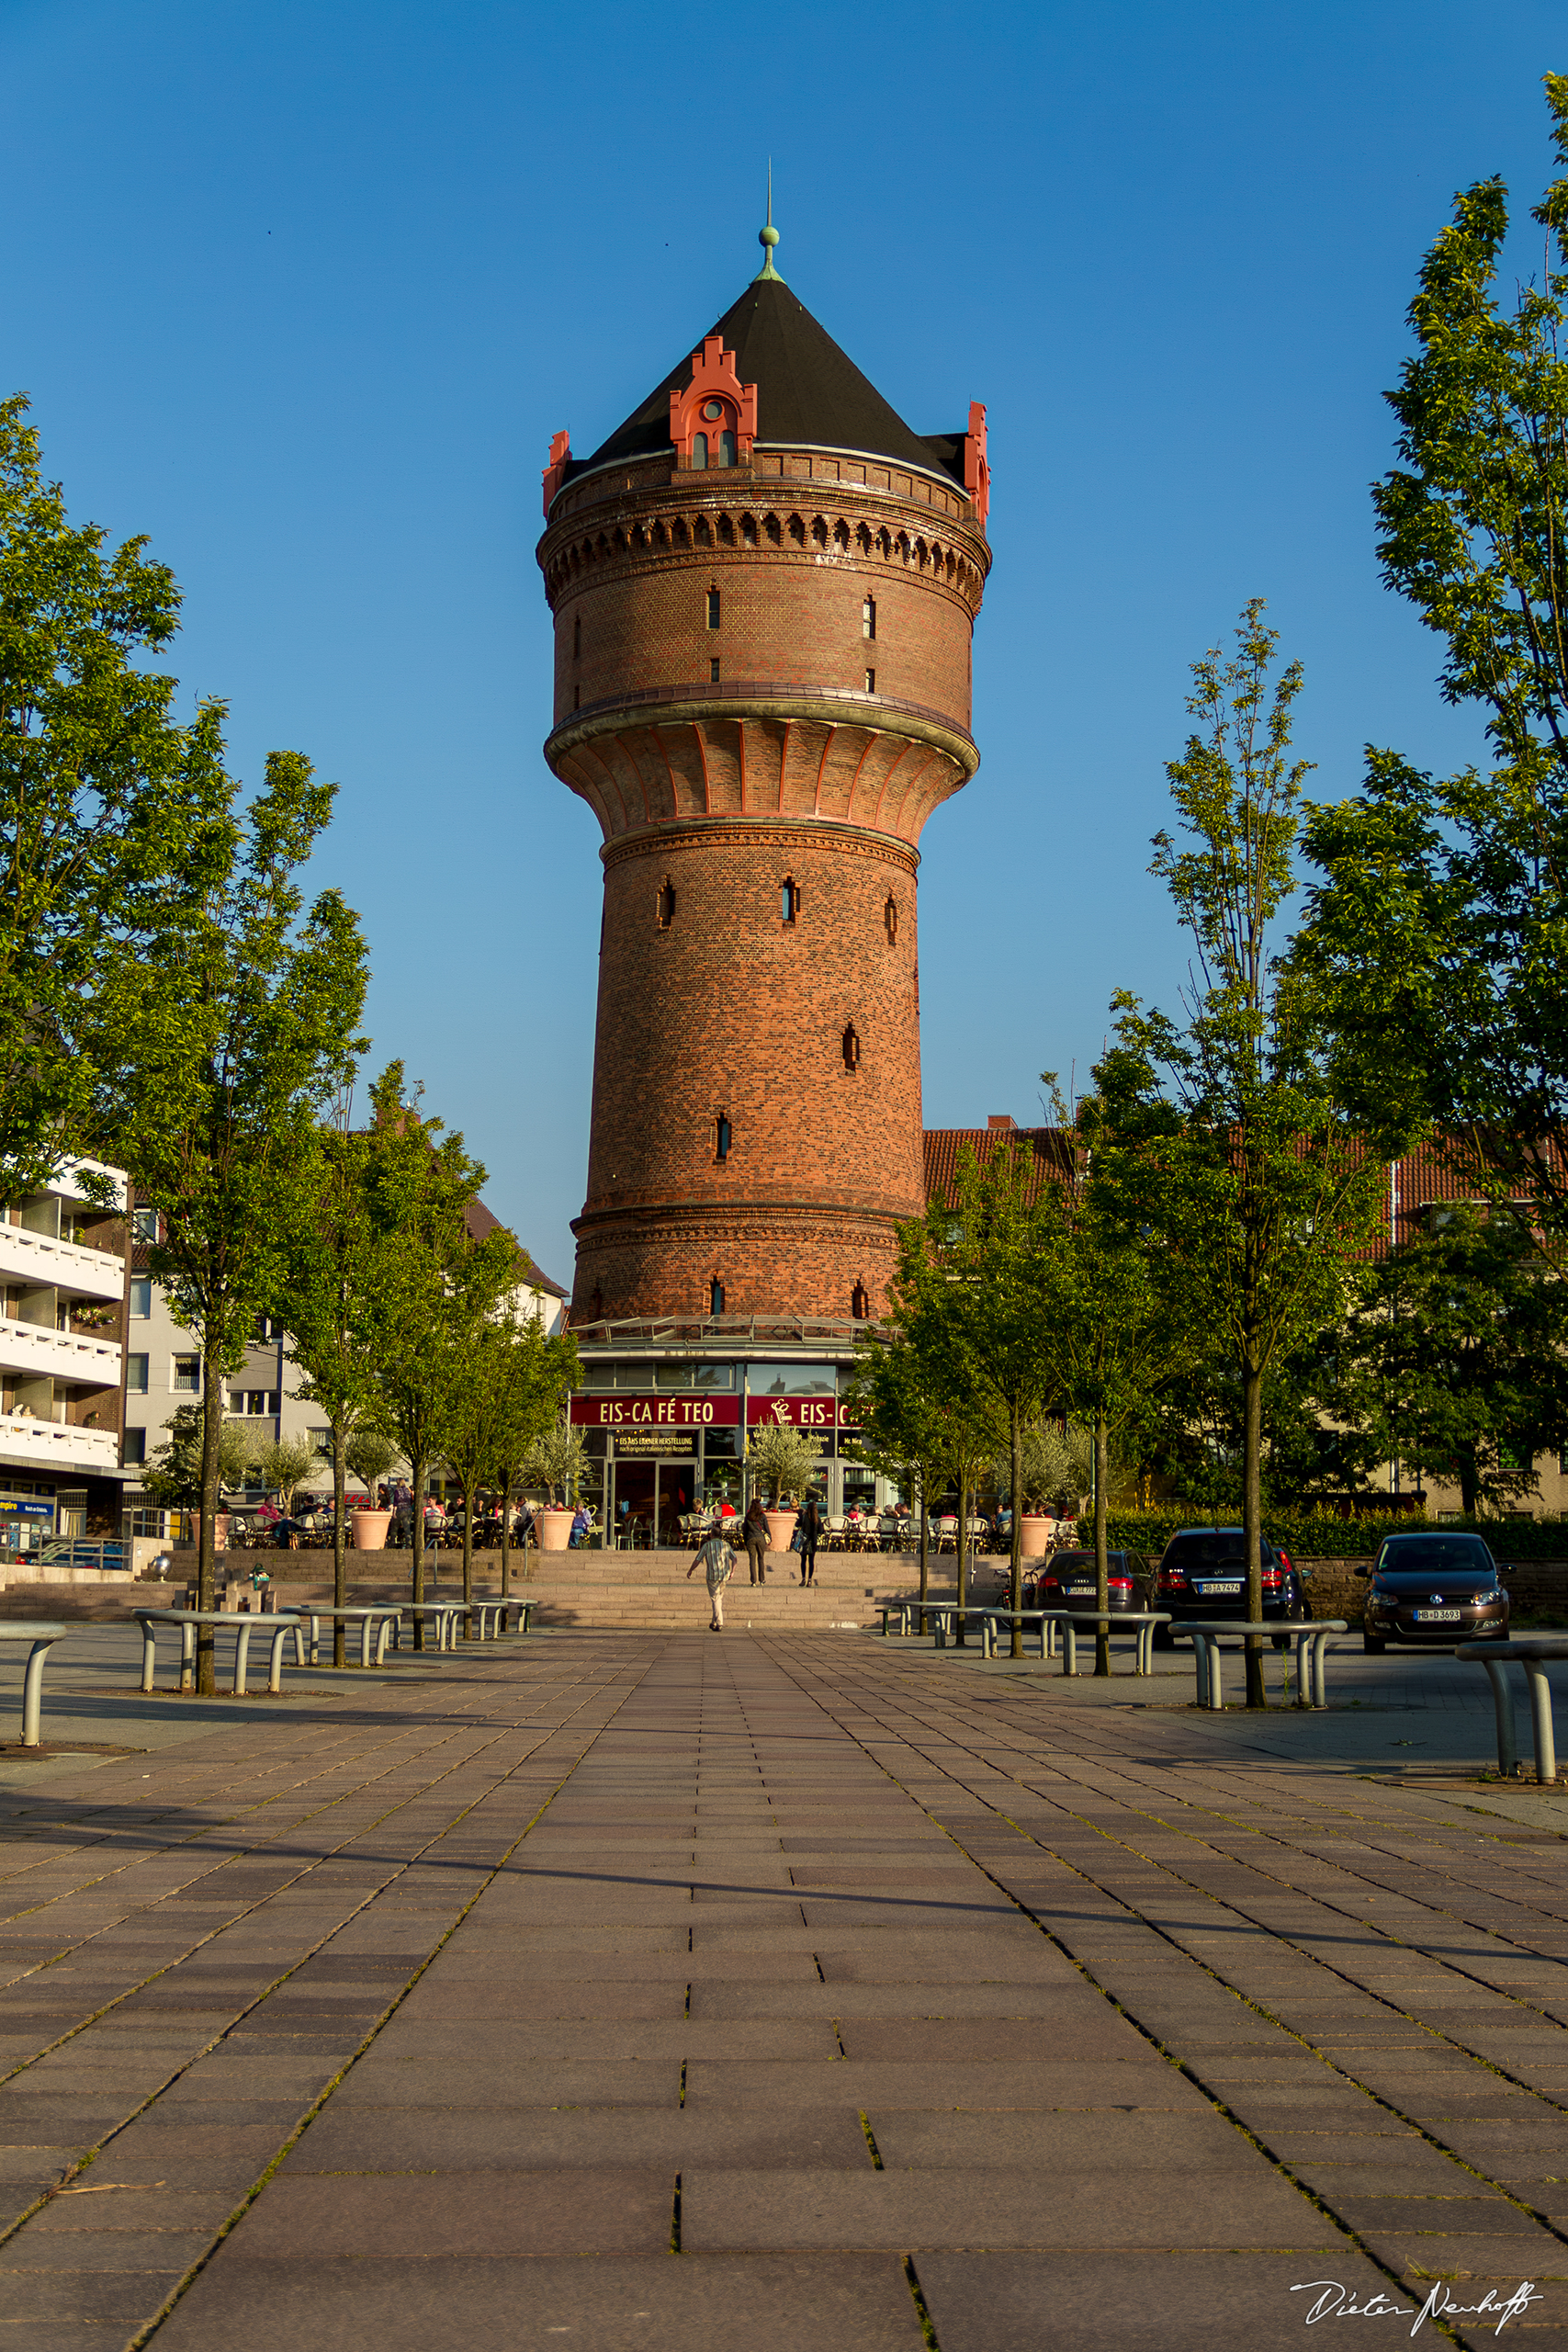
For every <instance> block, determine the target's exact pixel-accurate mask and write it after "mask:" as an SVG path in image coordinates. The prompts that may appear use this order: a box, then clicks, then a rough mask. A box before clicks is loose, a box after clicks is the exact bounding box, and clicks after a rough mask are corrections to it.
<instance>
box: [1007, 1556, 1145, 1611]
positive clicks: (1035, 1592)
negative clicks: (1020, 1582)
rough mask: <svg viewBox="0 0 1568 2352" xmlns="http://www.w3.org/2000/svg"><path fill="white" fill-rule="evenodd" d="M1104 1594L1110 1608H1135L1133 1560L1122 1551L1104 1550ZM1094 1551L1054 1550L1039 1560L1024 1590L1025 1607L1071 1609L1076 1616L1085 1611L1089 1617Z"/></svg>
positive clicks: (1091, 1600)
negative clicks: (1030, 1581)
mask: <svg viewBox="0 0 1568 2352" xmlns="http://www.w3.org/2000/svg"><path fill="white" fill-rule="evenodd" d="M1105 1565H1106V1571H1107V1573H1106V1579H1105V1597H1106V1601H1107V1605H1108V1607H1109V1608H1111V1610H1118V1609H1135V1608H1136V1607H1137V1606H1138V1596H1137V1581H1136V1578H1135V1577H1134V1572H1133V1563H1132V1559H1131V1557H1130V1556H1129V1555H1128V1554H1127V1553H1125V1552H1107V1554H1106V1555H1105ZM1095 1599H1096V1593H1095V1579H1094V1554H1093V1553H1092V1552H1053V1553H1052V1554H1051V1555H1050V1557H1049V1559H1045V1560H1042V1562H1041V1564H1040V1566H1039V1567H1038V1569H1037V1570H1036V1571H1035V1575H1034V1579H1033V1582H1032V1584H1028V1585H1025V1587H1024V1589H1023V1605H1024V1607H1025V1608H1026V1609H1070V1610H1071V1611H1073V1613H1074V1615H1075V1616H1077V1615H1081V1614H1082V1613H1083V1612H1084V1611H1086V1610H1087V1611H1089V1614H1090V1615H1091V1616H1092V1615H1093V1613H1094V1606H1095Z"/></svg>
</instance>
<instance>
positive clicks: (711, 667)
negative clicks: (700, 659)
mask: <svg viewBox="0 0 1568 2352" xmlns="http://www.w3.org/2000/svg"><path fill="white" fill-rule="evenodd" d="M708 684H709V685H710V686H716V685H717V684H718V656H717V654H715V655H714V656H713V659H712V660H711V661H710V662H709V663H708Z"/></svg>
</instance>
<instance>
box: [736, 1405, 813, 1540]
mask: <svg viewBox="0 0 1568 2352" xmlns="http://www.w3.org/2000/svg"><path fill="white" fill-rule="evenodd" d="M821 1451H822V1441H821V1439H820V1438H819V1437H813V1436H812V1434H811V1432H810V1431H809V1430H795V1429H791V1428H790V1427H789V1426H788V1424H787V1423H786V1422H783V1421H774V1422H769V1423H767V1424H765V1425H764V1426H763V1427H762V1428H761V1429H760V1430H757V1432H756V1434H755V1435H754V1436H753V1437H752V1439H751V1441H750V1444H749V1445H748V1446H747V1448H746V1467H747V1470H748V1471H749V1472H750V1477H751V1482H752V1486H753V1488H761V1489H762V1490H763V1492H764V1498H765V1496H766V1494H767V1493H768V1492H771V1493H772V1495H773V1508H772V1509H771V1510H768V1549H769V1551H770V1552H787V1551H788V1550H789V1546H790V1538H791V1537H792V1536H793V1535H794V1533H795V1521H796V1520H797V1519H798V1517H799V1516H800V1514H799V1512H798V1511H796V1510H790V1509H789V1508H788V1506H789V1505H790V1504H791V1503H798V1502H799V1500H800V1498H801V1496H802V1495H803V1494H804V1493H805V1492H806V1490H807V1487H809V1486H810V1484H811V1477H812V1473H813V1472H814V1470H815V1469H816V1467H817V1462H818V1455H819V1454H820V1453H821Z"/></svg>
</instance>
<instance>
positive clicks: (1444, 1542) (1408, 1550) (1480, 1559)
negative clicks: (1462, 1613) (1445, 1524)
mask: <svg viewBox="0 0 1568 2352" xmlns="http://www.w3.org/2000/svg"><path fill="white" fill-rule="evenodd" d="M1378 1567H1379V1570H1380V1572H1381V1573H1382V1575H1384V1576H1400V1577H1411V1576H1413V1577H1431V1576H1477V1577H1491V1576H1495V1574H1496V1568H1495V1563H1494V1561H1493V1558H1492V1555H1491V1553H1490V1552H1489V1551H1488V1550H1487V1548H1486V1546H1485V1544H1483V1542H1482V1540H1481V1538H1480V1536H1479V1535H1391V1536H1390V1537H1389V1539H1388V1542H1387V1543H1386V1544H1384V1545H1383V1547H1382V1551H1381V1552H1380V1553H1379V1555H1378Z"/></svg>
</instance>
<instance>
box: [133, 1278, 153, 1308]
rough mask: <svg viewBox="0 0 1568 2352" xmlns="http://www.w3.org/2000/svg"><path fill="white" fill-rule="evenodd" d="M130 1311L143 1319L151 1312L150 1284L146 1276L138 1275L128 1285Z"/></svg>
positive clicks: (150, 1280)
mask: <svg viewBox="0 0 1568 2352" xmlns="http://www.w3.org/2000/svg"><path fill="white" fill-rule="evenodd" d="M130 1311H131V1313H132V1315H135V1316H138V1317H147V1316H149V1315H151V1314H152V1277H151V1276H150V1275H148V1274H138V1276H137V1277H136V1280H135V1281H134V1282H133V1283H131V1285H130Z"/></svg>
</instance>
